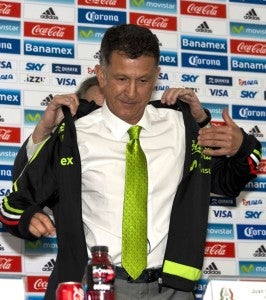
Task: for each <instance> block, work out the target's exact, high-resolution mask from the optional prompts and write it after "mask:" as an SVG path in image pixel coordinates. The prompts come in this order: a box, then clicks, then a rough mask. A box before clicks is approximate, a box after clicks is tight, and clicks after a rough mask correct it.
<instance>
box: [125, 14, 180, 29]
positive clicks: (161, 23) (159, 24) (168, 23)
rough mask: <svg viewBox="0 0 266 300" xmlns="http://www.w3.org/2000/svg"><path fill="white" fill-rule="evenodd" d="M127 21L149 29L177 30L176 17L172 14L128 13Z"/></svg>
mask: <svg viewBox="0 0 266 300" xmlns="http://www.w3.org/2000/svg"><path fill="white" fill-rule="evenodd" d="M129 22H130V23H131V24H136V25H139V26H143V27H148V28H151V29H160V30H177V20H176V17H172V16H159V15H152V14H138V13H130V20H129Z"/></svg>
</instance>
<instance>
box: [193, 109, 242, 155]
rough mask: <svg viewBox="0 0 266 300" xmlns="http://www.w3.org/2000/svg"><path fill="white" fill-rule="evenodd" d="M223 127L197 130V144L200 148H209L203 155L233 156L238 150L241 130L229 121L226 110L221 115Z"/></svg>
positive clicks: (240, 141)
mask: <svg viewBox="0 0 266 300" xmlns="http://www.w3.org/2000/svg"><path fill="white" fill-rule="evenodd" d="M222 116H223V119H224V122H225V126H211V127H209V128H206V127H205V128H201V129H200V130H199V136H198V144H199V145H200V146H205V147H211V148H214V149H205V150H204V154H206V155H211V156H219V155H228V156H233V155H235V154H236V153H237V151H238V150H239V148H240V146H241V144H242V141H243V134H242V131H241V129H240V128H239V127H238V126H237V125H236V123H235V122H234V121H233V120H232V119H231V117H230V116H229V114H228V111H227V109H224V110H223V113H222Z"/></svg>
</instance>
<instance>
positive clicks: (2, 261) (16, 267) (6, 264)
mask: <svg viewBox="0 0 266 300" xmlns="http://www.w3.org/2000/svg"><path fill="white" fill-rule="evenodd" d="M21 271H22V267H21V257H20V256H7V255H6V256H0V272H21Z"/></svg>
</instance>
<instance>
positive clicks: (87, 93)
mask: <svg viewBox="0 0 266 300" xmlns="http://www.w3.org/2000/svg"><path fill="white" fill-rule="evenodd" d="M76 94H77V96H78V98H79V99H85V100H88V101H89V102H90V101H92V100H94V101H95V103H96V104H98V105H100V106H102V104H103V101H104V96H103V93H102V91H101V89H100V86H99V81H98V79H97V77H96V76H92V77H89V78H87V79H85V80H84V81H82V83H81V84H80V86H79V88H78V90H77V91H76Z"/></svg>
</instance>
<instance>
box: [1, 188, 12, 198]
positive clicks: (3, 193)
mask: <svg viewBox="0 0 266 300" xmlns="http://www.w3.org/2000/svg"><path fill="white" fill-rule="evenodd" d="M10 192H11V190H10V189H0V196H1V197H3V196H7V195H9V194H10Z"/></svg>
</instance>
